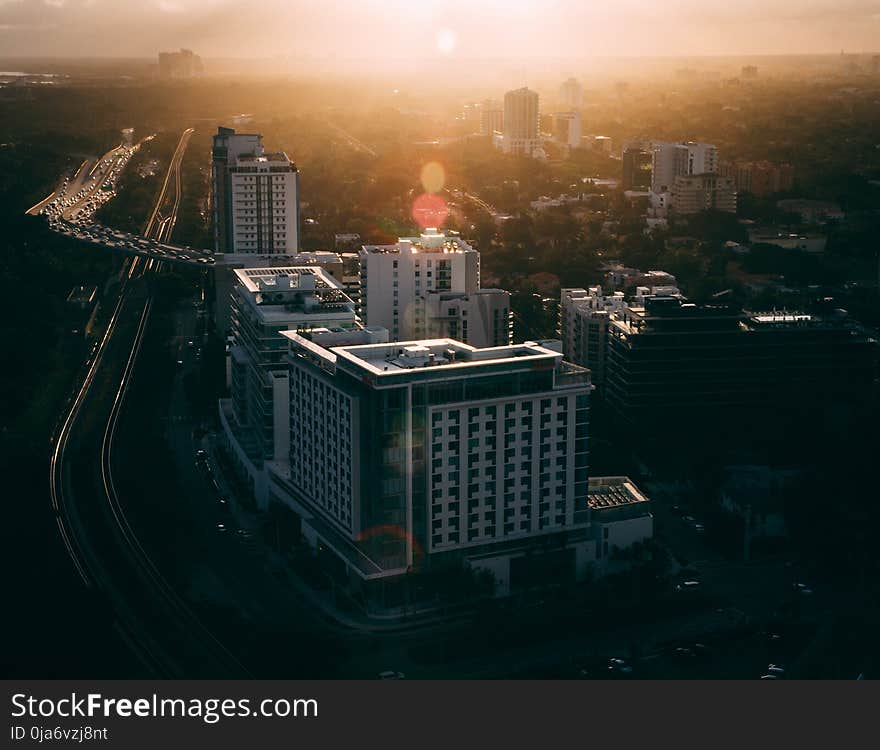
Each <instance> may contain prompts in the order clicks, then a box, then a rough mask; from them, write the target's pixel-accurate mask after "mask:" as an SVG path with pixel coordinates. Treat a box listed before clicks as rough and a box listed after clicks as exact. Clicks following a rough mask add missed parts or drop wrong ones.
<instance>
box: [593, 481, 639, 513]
mask: <svg viewBox="0 0 880 750" xmlns="http://www.w3.org/2000/svg"><path fill="white" fill-rule="evenodd" d="M640 503H645V505H644V506H643V508H644V510H645V512H647V509H648V503H649V500H648V498H646V497H645V496H644V495H643V494H642V493H641V492H640V491H639V489H638V487H636V486H635V484H634V483H633V481H632V480H631V479H630V478H629V477H624V476H619V477H592V478H590V480H589V484H588V486H587V504H588V505H589V506H590V509H591V510H599V511H601V510H610V509H612V508H624V507H629V508H632V507H637V506H638V505H639V504H640Z"/></svg>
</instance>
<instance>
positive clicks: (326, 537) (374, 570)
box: [269, 331, 597, 591]
mask: <svg viewBox="0 0 880 750" xmlns="http://www.w3.org/2000/svg"><path fill="white" fill-rule="evenodd" d="M285 335H286V336H287V337H288V338H289V340H290V354H291V356H290V413H291V444H290V466H289V470H286V469H285V468H284V467H282V466H281V465H274V466H272V467H270V471H269V485H270V488H269V491H270V494H271V495H272V496H275V497H277V498H279V499H281V500H282V501H284V502H287V504H289V505H290V506H291V507H292V508H293V509H294V511H295V512H296V513H297V514H298V515H299V516H300V517H301V518H302V523H303V529H304V532H305V529H306V528H307V527H308V529H309V531H308V534H307V535H308V536H309V537H310V538H313V539H314V538H316V539H317V540H320V541H321V542H322V543H323V546H325V547H326V548H329V549H330V550H332V551H333V552H334V553H335V554H337V555H338V556H339V557H340V558H341V559H342V561H343V562H344V563H345V565H346V568H348V570H349V571H350V572H351V573H353V574H355V575H356V576H357V577H359V578H361V579H363V580H364V581H365V583H368V582H369V581H370V580H374V581H375V580H377V579H378V580H380V581H381V580H382V579H383V578H388V577H395V576H397V577H399V576H402V575H404V574H405V573H406V572H407V571H408V570H410V569H413V568H416V569H420V568H423V567H425V566H430V565H433V564H434V562H435V561H437V562H438V563H439V564H442V562H441V561H443V560H446V561H461V560H463V559H467V560H468V562H469V563H470V565H471V566H472V567H475V568H485V569H487V570H489V571H490V572H492V574H493V575H494V576H495V578H496V582H497V583H498V584H500V588H501V590H502V591H507V590H509V589H510V587H511V585H515V584H516V578H517V577H518V576H522V577H523V580H528V576H529V574H530V572H531V573H534V570H535V569H536V568H539V569H542V570H543V569H544V565H545V564H546V565H547V566H553V567H555V568H558V569H559V575H560V576H561V577H562V578H567V577H570V578H574V577H580V576H582V575H585V574H586V572H587V568H588V563H589V562H591V561H594V560H595V559H596V557H597V551H596V541H595V534H594V533H593V530H592V528H591V525H590V524H591V509H590V504H589V498H590V490H591V488H590V486H589V482H588V475H587V474H588V468H587V465H588V445H589V440H588V421H589V419H588V414H589V407H588V402H589V393H590V389H591V386H590V377H589V372H588V371H586V370H583V369H581V368H576V367H573V366H571V365H568V364H566V363H564V362H562V355H561V353H559V352H558V350H557V349H555V348H553V344H548V345H547V346H545V345H544V344H543V343H542V342H538V343H535V342H531V343H527V344H519V345H514V346H507V347H496V348H490V349H476V348H474V347H471V346H467V345H466V344H462V343H460V342H458V341H454V340H452V339H434V340H425V341H410V342H402V343H397V344H375V345H355V346H351V345H345V344H338V343H337V340H336V339H337V338H338V337H334V336H333V335H332V334H329V333H327V334H325V333H324V332H321V331H314V332H312V333H302V334H296V333H293V332H290V333H287V334H285ZM555 343H556V344H558V342H555ZM529 551H531V553H532V554H527V553H528V552H529ZM524 555H526V557H524Z"/></svg>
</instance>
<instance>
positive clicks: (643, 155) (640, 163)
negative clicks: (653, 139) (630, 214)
mask: <svg viewBox="0 0 880 750" xmlns="http://www.w3.org/2000/svg"><path fill="white" fill-rule="evenodd" d="M651 165H652V156H651V152H650V151H649V150H647V149H645V148H641V147H638V146H627V147H626V148H625V149H624V150H623V189H624V190H650V189H651V169H652V166H651Z"/></svg>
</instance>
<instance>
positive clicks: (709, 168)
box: [651, 143, 719, 194]
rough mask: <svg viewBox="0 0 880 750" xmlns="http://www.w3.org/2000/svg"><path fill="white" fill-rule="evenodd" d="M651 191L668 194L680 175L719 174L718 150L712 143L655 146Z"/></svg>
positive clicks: (660, 144)
mask: <svg viewBox="0 0 880 750" xmlns="http://www.w3.org/2000/svg"><path fill="white" fill-rule="evenodd" d="M652 150H653V164H652V177H651V191H652V192H654V193H657V194H662V193H668V192H670V191H671V190H672V185H673V183H674V181H675V178H676V177H679V176H680V175H694V174H717V173H718V170H719V162H718V149H717V148H716V147H715V146H713V145H712V144H710V143H655V144H653V148H652Z"/></svg>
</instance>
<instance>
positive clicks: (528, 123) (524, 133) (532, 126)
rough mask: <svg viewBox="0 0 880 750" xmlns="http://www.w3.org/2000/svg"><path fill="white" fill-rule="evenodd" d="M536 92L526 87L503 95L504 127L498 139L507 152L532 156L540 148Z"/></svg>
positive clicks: (503, 149)
mask: <svg viewBox="0 0 880 750" xmlns="http://www.w3.org/2000/svg"><path fill="white" fill-rule="evenodd" d="M539 121H540V111H539V109H538V94H537V92H535V91H532V90H530V89H528V88H521V89H516V90H515V91H508V92H507V93H506V94H505V95H504V128H503V136H502V138H501V139H500V141H499V145H500V146H501V149H502V151H504V152H505V153H507V154H519V155H521V156H534V155H536V153H535V152H537V151H539V150H540V149H541V133H540V129H539Z"/></svg>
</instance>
